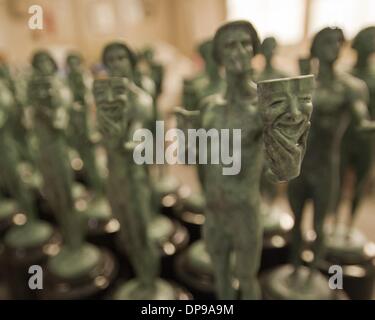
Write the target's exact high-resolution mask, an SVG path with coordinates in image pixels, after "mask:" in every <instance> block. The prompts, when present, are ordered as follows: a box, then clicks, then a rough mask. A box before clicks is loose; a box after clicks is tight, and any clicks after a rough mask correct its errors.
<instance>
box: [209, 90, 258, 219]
mask: <svg viewBox="0 0 375 320" xmlns="http://www.w3.org/2000/svg"><path fill="white" fill-rule="evenodd" d="M205 102H206V103H207V105H206V108H205V109H206V111H205V112H204V115H203V118H202V125H203V128H205V129H206V130H209V129H211V128H215V129H218V130H219V132H220V129H229V130H230V139H229V141H231V142H232V141H233V140H232V135H233V131H232V129H240V130H241V171H240V172H239V174H237V175H223V172H222V168H223V166H225V165H223V164H219V165H215V164H210V162H209V164H208V165H205V168H204V169H205V181H207V183H206V185H205V191H206V200H207V202H208V204H209V206H210V208H217V210H215V214H217V215H221V213H222V214H223V217H222V218H223V219H224V220H223V221H222V222H224V223H225V224H228V222H230V221H233V217H231V215H230V214H229V213H230V212H232V213H233V212H234V211H237V212H238V214H245V215H248V214H251V213H250V212H249V210H250V208H249V205H250V201H255V200H257V199H258V198H259V179H260V173H261V168H262V166H263V141H262V128H263V124H262V121H261V118H260V113H259V111H258V104H257V100H256V98H248V99H244V100H242V101H241V103H237V102H232V101H228V100H225V99H224V98H223V97H222V96H220V95H216V96H211V97H209V98H208V99H207V101H205ZM231 146H232V143H231ZM207 149H208V159H209V156H210V153H209V152H210V147H208V148H207ZM229 150H230V154H232V152H233V150H232V148H230V149H229ZM237 208H238V210H236V209H237ZM246 208H248V209H246Z"/></svg>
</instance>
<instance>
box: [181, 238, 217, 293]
mask: <svg viewBox="0 0 375 320" xmlns="http://www.w3.org/2000/svg"><path fill="white" fill-rule="evenodd" d="M175 272H176V274H177V276H178V277H179V280H180V282H182V283H183V284H184V286H186V287H187V288H188V290H189V291H190V292H191V293H192V294H193V296H194V298H195V299H198V300H209V299H215V294H214V277H213V270H212V264H211V259H210V256H209V255H208V253H207V251H206V248H205V244H204V242H203V241H202V240H200V241H196V242H194V243H193V244H192V245H190V247H189V248H187V249H186V250H185V251H184V252H182V253H181V254H180V255H179V256H178V257H177V259H176V263H175Z"/></svg>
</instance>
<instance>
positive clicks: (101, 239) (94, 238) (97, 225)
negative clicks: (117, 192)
mask: <svg viewBox="0 0 375 320" xmlns="http://www.w3.org/2000/svg"><path fill="white" fill-rule="evenodd" d="M84 214H85V217H86V218H87V228H88V230H87V231H88V232H87V240H88V241H89V242H91V243H93V244H95V245H97V246H104V247H106V248H110V249H111V250H112V251H116V241H115V240H116V236H117V234H118V231H119V230H120V223H119V222H118V220H117V219H115V218H114V217H113V216H112V213H111V208H110V206H109V203H108V202H107V200H106V199H104V198H99V199H95V200H93V201H90V202H89V204H88V208H87V210H85V212H84Z"/></svg>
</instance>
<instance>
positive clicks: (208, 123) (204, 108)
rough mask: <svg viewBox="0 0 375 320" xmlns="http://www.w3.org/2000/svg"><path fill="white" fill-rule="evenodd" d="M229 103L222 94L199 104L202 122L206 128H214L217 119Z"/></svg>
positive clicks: (207, 98)
mask: <svg viewBox="0 0 375 320" xmlns="http://www.w3.org/2000/svg"><path fill="white" fill-rule="evenodd" d="M226 105H227V103H226V100H225V99H224V97H223V95H222V94H219V93H218V94H214V95H211V96H208V97H206V98H204V99H202V101H201V102H200V103H199V110H200V112H201V122H202V126H203V127H204V128H207V127H214V125H215V123H216V121H215V118H216V117H217V115H218V114H220V113H221V111H222V110H223V109H224V108H225V107H226Z"/></svg>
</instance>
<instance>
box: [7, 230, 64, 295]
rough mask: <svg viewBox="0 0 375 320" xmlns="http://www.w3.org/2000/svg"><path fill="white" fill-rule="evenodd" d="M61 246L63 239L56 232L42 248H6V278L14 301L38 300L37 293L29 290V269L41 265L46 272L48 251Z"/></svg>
mask: <svg viewBox="0 0 375 320" xmlns="http://www.w3.org/2000/svg"><path fill="white" fill-rule="evenodd" d="M60 245H61V237H60V235H59V234H57V233H56V232H55V233H53V234H52V236H51V238H50V239H49V240H48V241H47V242H46V243H44V244H43V245H41V246H38V247H34V248H27V249H14V248H8V247H5V251H4V260H5V273H6V275H7V277H6V278H5V281H6V285H7V287H8V289H9V294H10V296H11V298H12V299H36V298H37V295H38V293H37V291H38V290H32V289H30V288H29V285H28V283H29V278H30V277H31V275H30V274H29V273H28V271H29V267H30V266H32V265H39V266H41V267H42V269H43V271H44V270H45V265H46V262H47V259H48V254H49V253H48V249H47V248H53V247H59V246H60Z"/></svg>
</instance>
